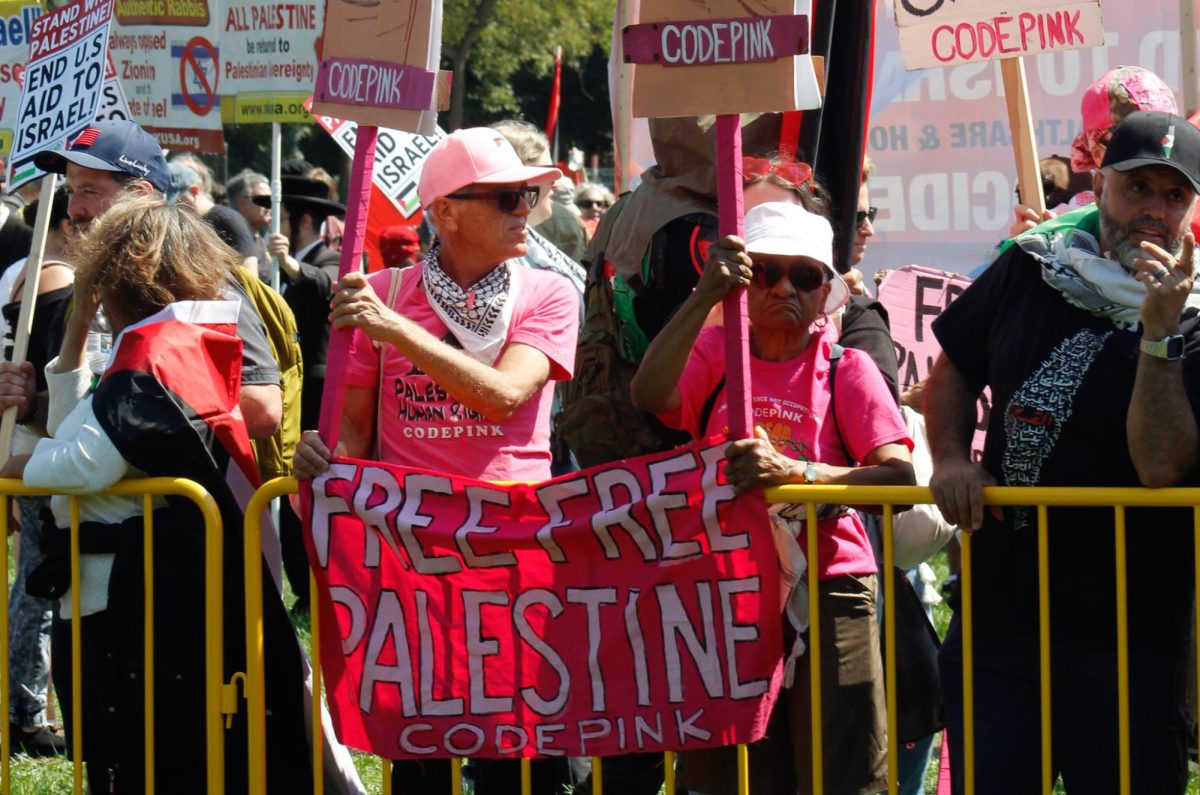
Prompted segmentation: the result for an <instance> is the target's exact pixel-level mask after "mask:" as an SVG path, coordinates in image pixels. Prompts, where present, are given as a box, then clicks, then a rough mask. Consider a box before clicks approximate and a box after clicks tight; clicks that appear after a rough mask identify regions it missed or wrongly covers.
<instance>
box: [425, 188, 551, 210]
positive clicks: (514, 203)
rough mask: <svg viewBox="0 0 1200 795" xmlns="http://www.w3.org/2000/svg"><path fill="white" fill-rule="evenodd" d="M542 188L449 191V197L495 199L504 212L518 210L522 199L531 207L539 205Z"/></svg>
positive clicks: (447, 195) (447, 196)
mask: <svg viewBox="0 0 1200 795" xmlns="http://www.w3.org/2000/svg"><path fill="white" fill-rule="evenodd" d="M541 196H542V189H541V188H536V187H524V188H506V189H504V190H489V191H480V192H479V193H447V194H446V198H447V199H495V200H496V206H497V207H499V208H500V212H502V213H511V212H516V210H517V207H519V206H521V200H522V199H524V200H525V203H526V204H528V205H529V209H531V210H532V209H533V208H534V207H537V204H538V199H540V198H541Z"/></svg>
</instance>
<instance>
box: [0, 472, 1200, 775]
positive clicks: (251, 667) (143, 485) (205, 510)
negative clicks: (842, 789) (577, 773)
mask: <svg viewBox="0 0 1200 795" xmlns="http://www.w3.org/2000/svg"><path fill="white" fill-rule="evenodd" d="M295 491H296V482H295V481H294V480H291V479H287V478H281V479H278V480H274V481H271V482H270V483H268V484H266V485H264V486H263V487H262V488H260V489H259V491H258V492H257V493H256V494H255V495H254V498H253V500H252V501H251V504H250V506H249V508H248V510H247V512H246V524H245V535H244V547H243V552H244V554H245V556H246V562H247V565H246V566H245V572H246V599H245V605H246V628H245V631H246V647H247V652H248V655H249V659H248V660H247V667H246V698H247V702H248V705H247V706H248V715H247V720H248V727H249V732H248V742H249V748H248V751H249V759H250V770H249V782H250V792H251V793H256V794H257V793H266V792H268V782H267V781H266V743H265V724H266V721H265V689H264V688H265V684H264V670H263V640H262V638H263V632H262V598H263V591H262V585H263V584H262V570H261V566H260V565H258V560H259V555H260V554H261V547H260V532H261V529H260V526H259V521H260V518H261V516H262V515H263V510H264V509H265V508H266V507H267V505H268V504H269V502H270V501H271V500H272V499H274V498H276V497H279V496H283V495H286V494H291V493H294V492H295ZM49 494H50V492H47V491H45V490H36V489H27V488H25V487H24V486H23V485H22V484H21V483H20V481H15V480H2V479H0V530H3V531H5V533H7V530H8V521H9V519H8V517H9V515H10V513H11V507H12V506H11V503H10V498H11V497H14V496H47V495H49ZM105 494H107V495H113V496H141V497H142V498H143V500H144V509H145V510H144V514H145V517H146V520H145V522H144V527H143V539H142V542H143V548H144V553H145V554H144V559H145V566H146V572H145V574H146V576H145V582H146V586H145V633H146V636H145V649H146V651H145V654H146V660H145V664H146V671H147V675H146V677H145V682H144V687H145V694H146V714H145V724H146V732H145V744H146V745H145V760H146V762H145V776H146V787H145V791H146V792H147V793H153V792H154V784H155V782H154V765H153V760H154V758H155V757H154V732H153V725H154V719H155V716H154V707H153V704H154V702H153V687H154V678H153V641H154V638H153V621H152V619H153V615H154V595H153V587H152V583H153V572H152V560H153V557H152V554H151V553H152V549H153V543H154V527H153V521H152V517H153V511H152V500H153V498H154V497H155V496H159V495H171V496H180V497H186V498H188V499H190V500H192V501H193V502H194V503H196V505H197V506H198V507H199V509H200V511H201V512H202V514H203V517H204V521H205V534H206V544H205V563H204V565H205V571H206V579H205V581H206V584H205V631H206V638H207V643H206V648H207V651H206V660H205V665H206V671H207V675H206V703H207V705H208V709H207V710H206V737H207V766H208V773H209V775H208V790H209V792H210V794H213V795H215V793H220V792H222V791H223V782H222V775H223V770H224V741H223V731H222V721H223V714H224V712H227V711H230V710H231V709H236V698H233V699H231V698H228V696H229V694H230V691H231V689H232V687H233V686H232V685H231V684H228V683H225V682H224V681H223V670H222V651H223V650H222V632H221V611H222V588H221V582H222V563H221V560H222V559H221V555H222V549H221V521H220V515H219V512H218V510H217V506H216V504H215V502H214V501H213V499H212V497H211V496H210V495H209V494H208V493H207V492H206V491H204V489H203V488H201V487H200V486H199V485H197V484H195V483H192V482H190V481H185V480H179V479H170V478H151V479H139V480H128V481H124V482H122V483H119V484H117V485H116V486H114V487H113V488H112V489H109V490H108V491H106V492H105ZM766 496H767V499H768V500H769V501H772V502H789V503H797V504H800V503H804V504H807V506H808V516H809V521H808V522H807V525H806V527H807V531H806V532H808V545H809V548H810V549H814V548H816V543H817V542H816V532H817V522H816V511H817V507H816V506H817V505H819V504H825V503H836V504H850V505H864V504H881V505H884V506H885V511H884V514H883V534H882V535H883V557H884V561H883V562H884V565H883V567H882V569H883V577H882V580H883V583H882V584H883V591H884V632H885V636H886V637H887V639H888V642H887V643H886V650H887V652H886V655H885V660H884V669H885V675H886V683H887V711H888V767H889V770H890V771H891V773H890V776H889V778H890V781H889V793H895V792H896V781H895V775H896V770H897V761H898V749H897V743H896V739H895V738H896V694H897V687H898V683H897V680H896V657H895V649H896V644H895V643H894V642H892V640H893V639H894V637H895V632H896V617H895V612H894V605H895V599H894V595H895V587H896V583H895V577H894V571H895V568H894V565H893V563H894V550H893V544H892V518H891V511H890V510H886V507H890V506H894V505H911V504H915V503H927V502H931V497H930V493H929V490H928V489H925V488H917V487H913V488H902V487H863V486H855V487H849V486H786V487H780V488H775V489H769V490H768V491H767V495H766ZM984 497H985V500H986V502H987V503H988V504H990V505H1000V506H1031V507H1035V508H1036V509H1037V518H1038V522H1037V548H1038V571H1039V577H1038V591H1039V638H1040V674H1041V738H1042V770H1043V776H1042V779H1043V781H1042V784H1043V791H1044V792H1045V793H1047V794H1048V795H1049V793H1051V792H1052V791H1053V784H1054V782H1053V781H1052V780H1051V771H1052V767H1051V747H1050V742H1051V732H1050V722H1051V711H1050V621H1049V615H1050V613H1049V565H1048V541H1047V539H1048V533H1049V532H1050V527H1049V522H1048V511H1047V508H1049V507H1109V508H1111V509H1112V510H1113V512H1114V523H1115V535H1116V537H1115V543H1116V571H1115V572H1114V574H1115V577H1116V593H1117V614H1116V616H1115V617H1114V622H1115V624H1116V627H1117V639H1118V648H1117V671H1118V703H1119V709H1118V727H1119V737H1118V748H1119V768H1120V792H1121V793H1122V795H1128V793H1129V792H1130V791H1131V785H1130V716H1129V650H1128V637H1129V628H1128V614H1127V608H1126V604H1127V602H1126V597H1127V593H1128V584H1127V580H1126V554H1125V553H1126V537H1125V535H1126V534H1125V511H1126V509H1128V508H1143V507H1149V508H1170V507H1190V508H1192V509H1193V514H1194V519H1193V521H1194V533H1195V536H1196V544H1195V550H1196V555H1197V557H1198V560H1197V565H1198V568H1200V490H1196V489H1159V490H1149V489H1139V488H1011V487H993V488H988V489H985V491H984ZM70 499H71V502H70V506H71V530H70V533H71V535H70V539H71V581H72V584H73V585H74V584H76V583H78V581H79V565H80V563H79V560H80V559H79V503H78V499H79V498H78V497H72V498H70ZM7 556H8V549H7V545H0V567H2V568H3V570H7V565H8V559H7ZM970 572H971V541H970V537H969V536H966V535H964V536H963V538H962V571H961V574H960V576H961V587H962V613H961V621H962V632H963V687H964V704H963V712H964V716H963V717H964V759H963V763H964V772H965V781H966V791H967V793H968V795H973V793H974V788H975V787H974V732H973V725H974V699H973V655H972V610H971V576H970ZM817 576H818V570H817V567H815V566H810V567H808V577H809V593H810V594H817V593H819V591H818V582H817ZM312 586H313V587H312V589H311V591H312V594H313V598H314V599H315V598H316V593H317V591H316V587H315V583H313V584H312ZM4 590H5V592H4V594H3V595H2V596H0V637H2V638H7V637H8V618H7V616H8V611H7V606H8V605H7V602H8V594H7V589H4ZM72 600H73V611H72V614H73V615H74V616H78V615H79V602H78V600H79V594H78V588H75V587H73V588H72ZM311 615H312V622H313V623H312V640H313V649H316V648H318V647H319V642H320V633H321V627H320V623H319V620H318V616H319V611H318V610H317V609H315V604H314V606H313V609H312V611H311ZM809 621H810V625H809V626H810V629H809V632H810V633H811V635H810V641H809V644H808V650H809V651H808V653H809V654H812V655H813V659H812V660H811V663H810V666H809V669H810V675H811V677H812V682H811V692H812V694H813V698H812V704H811V709H812V728H813V731H812V737H813V740H812V742H813V753H812V758H813V759H814V760H820V759H821V758H822V757H821V745H822V736H821V720H820V716H821V703H820V692H821V689H820V671H821V665H820V659H819V655H820V643H819V636H820V632H821V631H822V627H821V626H820V622H819V614H818V611H817V600H816V599H815V598H814V599H810V617H809ZM72 639H73V648H72V670H71V673H70V675H71V677H72V682H73V684H74V687H75V690H74V692H75V693H76V694H77V695H76V698H74V700H73V703H72V710H73V724H74V725H75V726H79V725H80V723H81V720H80V718H81V714H80V707H81V699H80V697H79V694H80V689H81V670H82V668H81V657H80V653H81V648H80V642H79V640H80V638H79V625H78V622H76V621H73V622H72ZM0 658H2V659H0V705H3V706H4V708H7V701H8V693H9V671H8V655H7V649H5V653H4V654H0ZM312 662H313V668H314V671H313V679H314V690H315V691H316V692H315V694H314V695H315V696H316V697H314V699H313V710H314V715H313V720H312V726H313V732H314V737H313V743H312V747H313V748H315V749H319V748H321V747H322V738H321V736H320V732H321V725H322V724H321V716H320V714H319V712H318V711H319V710H320V701H321V700H320V697H319V694H320V691H319V687H320V677H321V669H320V658H319V655H317V654H312ZM223 696H225V698H224V699H223ZM223 700H224V701H225V702H231V701H232V702H234V703H233V704H232V705H231V704H228V703H226V704H224V705H223V703H222V702H223ZM7 723H8V722H7V721H0V741H2V742H3V747H4V748H8V747H9V746H8V743H9V740H10V738H9V736H8V734H9V727H8V725H7ZM71 739H72V747H73V753H72V756H73V758H74V791H75V792H76V793H81V792H82V791H83V772H82V753H81V749H82V736H81V735H80V733H79V732H75V733H74V735H73V737H72V738H71ZM312 761H313V768H314V770H313V773H314V776H313V781H314V791H315V792H317V793H318V795H319V793H320V791H321V790H320V787H321V784H320V782H322V781H323V771H322V769H321V766H322V755H321V754H320V753H314V754H313V755H312ZM10 764H11V763H10V760H9V758H8V755H7V754H0V795H8V793H9V792H10V775H9V773H10ZM381 764H382V766H383V782H384V784H383V786H384V792H385V793H390V775H389V773H390V771H389V763H388V762H387V760H381ZM460 765H461V760H456V761H455V764H454V769H453V773H454V775H453V777H452V781H453V782H454V783H453V785H452V786H453V790H452V792H453V793H455V795H459V793H461V783H460V782H461V777H460V776H458V775H457V773H458V771H459V767H460ZM738 766H739V774H738V781H739V791H740V792H741V793H742V794H743V795H747V794H748V793H749V792H751V791H752V790H751V787H752V784H751V782H750V781H749V777H748V775H749V774H748V765H747V754H746V752H745V747H744V746H742V747H741V748H739V753H738ZM674 769H675V765H674V756H673V754H669V753H668V754H667V758H666V760H665V765H664V771H665V777H666V781H665V783H666V785H667V790H666V791H667V792H673V791H674V772H673V771H674ZM823 774H824V771H823V770H822V769H821V765H820V764H814V767H813V770H812V784H813V791H814V792H816V793H821V792H823V791H824V777H823ZM521 779H522V792H523V793H529V792H530V782H531V777H530V768H529V763H528V761H527V760H526V761H524V762H523V763H522V775H521ZM592 790H593V792H594V793H597V795H599V794H600V793H602V792H603V764H602V761H601V760H600V759H593V787H592Z"/></svg>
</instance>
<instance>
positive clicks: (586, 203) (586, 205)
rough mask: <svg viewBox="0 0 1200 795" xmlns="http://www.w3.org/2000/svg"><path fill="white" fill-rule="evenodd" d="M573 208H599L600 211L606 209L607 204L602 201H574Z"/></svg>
mask: <svg viewBox="0 0 1200 795" xmlns="http://www.w3.org/2000/svg"><path fill="white" fill-rule="evenodd" d="M575 206H576V207H578V208H579V209H581V210H592V209H595V208H596V207H599V208H600V209H601V210H607V209H608V202H606V201H604V199H576V201H575Z"/></svg>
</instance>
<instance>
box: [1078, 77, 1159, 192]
mask: <svg viewBox="0 0 1200 795" xmlns="http://www.w3.org/2000/svg"><path fill="white" fill-rule="evenodd" d="M1079 110H1080V113H1081V114H1082V115H1083V132H1081V133H1079V135H1077V136H1076V137H1075V141H1074V143H1072V144H1071V169H1072V170H1074V171H1078V172H1088V171H1091V170H1092V169H1094V168H1099V167H1100V161H1101V160H1102V159H1103V152H1102V151H1101V152H1099V153H1097V151H1096V150H1095V147H1096V146H1097V145H1099V146H1103V144H1102V143H1101V140H1102V139H1103V138H1104V137H1105V135H1104V134H1105V133H1106V132H1107V131H1108V130H1110V129H1112V128H1113V127H1115V126H1116V125H1118V124H1120V123H1121V120H1122V119H1124V118H1125V117H1126V116H1128V115H1129V114H1130V113H1133V112H1134V111H1135V110H1150V111H1161V112H1163V113H1178V110H1177V109H1176V107H1175V95H1174V94H1173V93H1172V92H1171V89H1170V88H1169V87H1168V86H1167V84H1166V83H1164V82H1163V80H1162V78H1161V77H1159V76H1158V75H1156V74H1154V72H1151V71H1150V70H1148V69H1143V68H1141V67H1140V66H1118V67H1117V68H1116V69H1113V70H1111V71H1109V72H1107V73H1105V74H1104V75H1103V76H1102V77H1101V78H1100V79H1099V80H1097V81H1096V82H1095V83H1092V85H1091V86H1090V87H1089V88H1088V90H1087V91H1086V92H1084V95H1083V101H1082V102H1081V103H1080V108H1079ZM1098 154H1099V156H1097V155H1098Z"/></svg>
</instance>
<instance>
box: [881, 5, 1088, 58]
mask: <svg viewBox="0 0 1200 795" xmlns="http://www.w3.org/2000/svg"><path fill="white" fill-rule="evenodd" d="M895 10H896V27H898V28H899V29H900V51H901V52H902V53H903V54H904V62H905V64H907V65H908V68H909V69H924V68H927V67H931V66H949V65H951V64H960V63H970V62H972V61H987V60H992V59H1001V58H1017V57H1020V56H1022V55H1036V54H1038V53H1043V52H1062V51H1064V50H1077V49H1081V48H1084V47H1097V46H1102V45H1103V44H1104V22H1103V20H1102V19H1101V15H1100V0H1085V2H1078V1H1077V0H1076V2H1072V1H1071V0H1065V1H1064V0H1017V2H1012V0H1008V1H1007V2H1006V1H1005V0H895Z"/></svg>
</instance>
